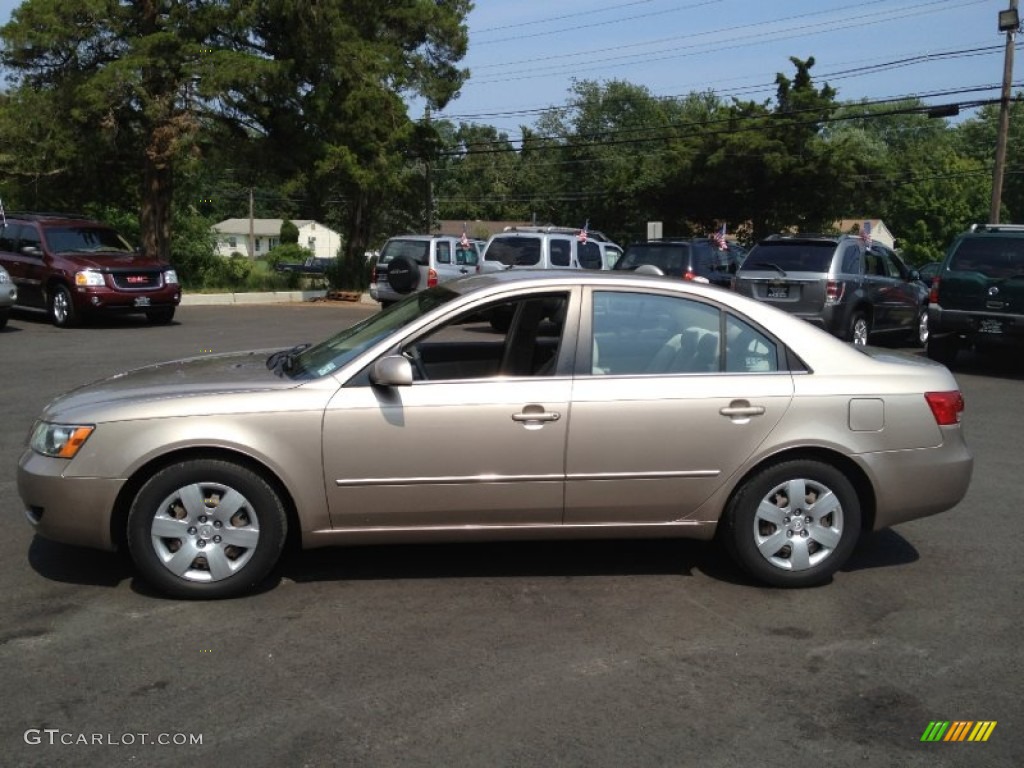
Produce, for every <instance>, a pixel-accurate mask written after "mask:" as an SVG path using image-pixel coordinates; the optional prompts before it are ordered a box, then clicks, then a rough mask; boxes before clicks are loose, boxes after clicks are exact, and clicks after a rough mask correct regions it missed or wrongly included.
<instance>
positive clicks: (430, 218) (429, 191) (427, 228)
mask: <svg viewBox="0 0 1024 768" xmlns="http://www.w3.org/2000/svg"><path fill="white" fill-rule="evenodd" d="M423 121H424V122H425V123H426V125H427V132H428V133H427V135H428V136H429V131H430V106H429V105H428V106H427V107H426V109H425V111H424V115H423ZM432 149H433V147H432V146H427V145H426V143H424V150H425V151H424V154H423V165H424V167H425V173H424V175H425V177H426V196H427V197H426V200H425V201H424V202H425V205H426V208H427V212H426V216H425V219H426V222H425V224H424V227H423V233H424V234H427V235H429V234H430V233H431V232H432V231H433V227H434V180H433V179H432V178H431V176H430V153H431V151H432Z"/></svg>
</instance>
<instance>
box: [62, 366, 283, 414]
mask: <svg viewBox="0 0 1024 768" xmlns="http://www.w3.org/2000/svg"><path fill="white" fill-rule="evenodd" d="M273 351H274V350H253V351H248V352H234V353H231V354H225V355H214V356H209V357H193V358H188V359H184V360H174V361H171V362H166V363H157V364H155V365H147V366H145V367H143V368H136V369H134V370H131V371H126V372H124V373H118V374H116V375H114V376H111V377H109V378H107V379H101V380H100V381H96V382H93V383H92V384H86V385H85V386H83V387H80V388H78V389H76V390H73V391H71V392H69V393H67V394H65V395H62V396H61V397H58V398H57V399H56V400H54V401H53V402H51V403H50V404H49V405H48V406H47V407H46V410H45V411H44V412H43V419H46V420H53V419H54V418H57V417H58V416H60V417H61V418H63V417H64V416H65V415H67V414H69V413H70V412H76V413H79V414H82V413H84V412H87V411H94V410H96V409H98V408H99V409H102V407H103V406H111V407H112V406H116V405H117V404H128V403H131V404H140V403H146V402H148V403H152V402H153V401H158V400H180V399H182V398H199V397H203V396H221V395H236V394H243V393H255V392H270V391H275V390H285V389H294V388H295V387H297V386H298V383H297V382H295V381H293V380H291V379H288V378H283V377H280V376H277V375H275V374H274V372H273V371H270V370H268V369H267V366H266V360H267V356H268V355H269V354H271V353H272V352H273ZM161 410H164V409H161ZM97 415H98V414H97Z"/></svg>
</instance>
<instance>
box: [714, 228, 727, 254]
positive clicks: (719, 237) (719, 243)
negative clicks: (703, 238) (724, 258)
mask: <svg viewBox="0 0 1024 768" xmlns="http://www.w3.org/2000/svg"><path fill="white" fill-rule="evenodd" d="M711 240H712V242H714V244H715V246H716V247H717V248H718V250H720V251H725V250H727V249H728V248H729V246H728V244H726V242H725V224H722V228H721V229H719V230H718V231H717V232H715V234H713V235H712V236H711Z"/></svg>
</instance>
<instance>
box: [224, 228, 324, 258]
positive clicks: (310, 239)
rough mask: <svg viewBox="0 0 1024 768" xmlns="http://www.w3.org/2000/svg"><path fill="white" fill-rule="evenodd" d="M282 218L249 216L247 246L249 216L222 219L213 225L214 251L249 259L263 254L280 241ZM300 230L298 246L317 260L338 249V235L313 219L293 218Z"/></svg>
mask: <svg viewBox="0 0 1024 768" xmlns="http://www.w3.org/2000/svg"><path fill="white" fill-rule="evenodd" d="M283 223H284V219H252V220H251V225H252V240H253V242H252V247H251V250H250V247H249V232H250V219H225V220H224V221H222V222H220V223H219V224H214V225H213V231H214V234H215V235H216V236H217V254H218V255H220V256H224V257H227V256H230V255H231V254H232V253H241V254H242V255H248V256H249V257H250V258H257V257H259V256H265V255H266V254H267V252H268V251H270V250H271V249H273V248H275V247H277V246H278V245H280V244H281V224H283ZM292 224H294V225H295V226H296V227H298V230H299V243H298V244H299V245H300V246H302V247H303V248H307V249H308V250H310V251H311V252H312V254H313V255H314V256H315V257H317V258H320V259H333V258H335V257H336V256H337V255H338V251H339V250H340V248H341V235H339V234H338V233H337V232H335V231H334V230H333V229H330V228H328V227H325V226H324V225H323V224H318V223H317V222H315V221H313V220H312V219H292Z"/></svg>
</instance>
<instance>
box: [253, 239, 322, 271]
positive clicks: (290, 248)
mask: <svg viewBox="0 0 1024 768" xmlns="http://www.w3.org/2000/svg"><path fill="white" fill-rule="evenodd" d="M312 255H313V252H312V251H310V250H309V249H308V248H303V247H302V246H301V245H298V244H297V243H294V242H292V243H281V245H279V246H277V247H276V248H273V249H271V250H270V251H269V252H268V253H267V255H266V256H263V257H262V258H261V260H262V261H265V262H266V264H267V266H268V267H269V268H270V269H274V268H276V267H277V266H278V265H279V264H301V263H302V262H304V261H305V260H306V259H308V258H309V257H310V256H312Z"/></svg>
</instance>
